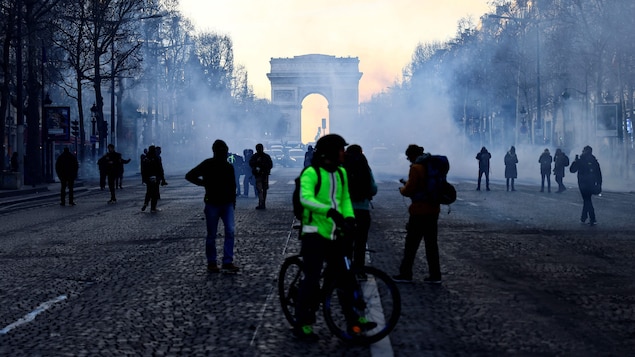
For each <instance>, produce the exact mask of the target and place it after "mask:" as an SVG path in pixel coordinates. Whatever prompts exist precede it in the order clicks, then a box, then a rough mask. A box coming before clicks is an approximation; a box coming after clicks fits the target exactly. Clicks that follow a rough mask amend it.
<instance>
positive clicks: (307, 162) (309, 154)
mask: <svg viewBox="0 0 635 357" xmlns="http://www.w3.org/2000/svg"><path fill="white" fill-rule="evenodd" d="M311 161H313V146H311V145H309V146H307V148H306V152H305V153H304V167H307V166H311Z"/></svg>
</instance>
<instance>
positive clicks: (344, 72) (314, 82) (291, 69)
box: [267, 54, 362, 141]
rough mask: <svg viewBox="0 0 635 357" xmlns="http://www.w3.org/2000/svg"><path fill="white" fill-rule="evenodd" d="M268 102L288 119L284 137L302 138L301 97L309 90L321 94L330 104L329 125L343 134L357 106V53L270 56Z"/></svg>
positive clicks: (358, 74) (359, 76)
mask: <svg viewBox="0 0 635 357" xmlns="http://www.w3.org/2000/svg"><path fill="white" fill-rule="evenodd" d="M270 64H271V73H267V78H269V81H270V82H271V102H272V103H273V104H275V105H277V106H278V107H279V108H280V109H281V111H282V113H283V116H284V119H285V120H286V121H287V133H286V134H287V135H286V137H285V139H287V140H298V141H299V140H301V138H302V133H301V122H302V101H303V100H304V98H306V97H307V96H308V95H310V94H320V95H322V96H324V98H326V100H327V102H328V104H329V106H328V109H329V128H330V132H332V133H339V134H343V135H346V132H347V131H349V130H350V129H351V128H352V125H353V124H354V122H355V120H356V119H357V116H358V110H359V80H360V78H361V77H362V73H361V72H360V71H359V59H358V58H357V57H335V56H329V55H320V54H310V55H302V56H295V57H293V58H272V59H271V61H270Z"/></svg>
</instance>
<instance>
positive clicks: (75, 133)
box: [71, 120, 79, 136]
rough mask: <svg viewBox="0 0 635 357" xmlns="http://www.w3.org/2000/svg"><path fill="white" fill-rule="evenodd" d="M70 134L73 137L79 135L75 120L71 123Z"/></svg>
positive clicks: (77, 124)
mask: <svg viewBox="0 0 635 357" xmlns="http://www.w3.org/2000/svg"><path fill="white" fill-rule="evenodd" d="M71 133H72V134H73V136H78V135H79V122H78V121H77V120H73V121H71Z"/></svg>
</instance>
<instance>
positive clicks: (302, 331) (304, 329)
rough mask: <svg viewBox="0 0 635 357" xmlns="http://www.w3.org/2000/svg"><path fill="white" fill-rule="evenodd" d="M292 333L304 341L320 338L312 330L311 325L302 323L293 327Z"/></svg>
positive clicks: (313, 340) (314, 340)
mask: <svg viewBox="0 0 635 357" xmlns="http://www.w3.org/2000/svg"><path fill="white" fill-rule="evenodd" d="M293 335H294V336H295V337H296V338H297V339H299V340H302V341H306V342H316V341H318V340H319V339H320V337H319V336H318V335H316V334H315V332H313V327H311V325H304V326H299V327H294V328H293Z"/></svg>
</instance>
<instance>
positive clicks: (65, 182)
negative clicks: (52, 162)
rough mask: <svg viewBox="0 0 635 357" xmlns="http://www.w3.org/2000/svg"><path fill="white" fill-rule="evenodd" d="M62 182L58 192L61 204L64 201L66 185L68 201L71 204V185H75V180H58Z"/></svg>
mask: <svg viewBox="0 0 635 357" xmlns="http://www.w3.org/2000/svg"><path fill="white" fill-rule="evenodd" d="M60 183H61V184H62V190H61V192H60V199H61V200H62V204H65V203H66V188H67V187H68V203H70V204H73V202H74V201H73V198H74V197H73V186H74V185H75V180H60Z"/></svg>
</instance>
